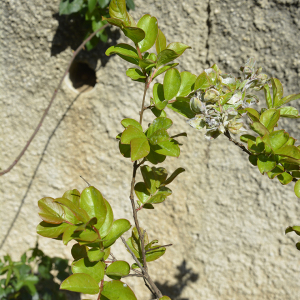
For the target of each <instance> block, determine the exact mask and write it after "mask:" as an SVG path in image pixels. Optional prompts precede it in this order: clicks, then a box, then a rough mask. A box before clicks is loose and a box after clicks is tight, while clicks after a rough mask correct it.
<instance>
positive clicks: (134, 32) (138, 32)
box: [122, 26, 145, 44]
mask: <svg viewBox="0 0 300 300" xmlns="http://www.w3.org/2000/svg"><path fill="white" fill-rule="evenodd" d="M122 31H123V32H124V34H125V36H127V37H128V38H130V39H131V40H132V41H133V42H134V44H137V43H138V42H140V41H142V40H143V39H144V38H145V32H144V30H142V29H140V28H137V27H127V26H124V27H122Z"/></svg>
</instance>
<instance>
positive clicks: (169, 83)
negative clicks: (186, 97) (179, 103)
mask: <svg viewBox="0 0 300 300" xmlns="http://www.w3.org/2000/svg"><path fill="white" fill-rule="evenodd" d="M180 84H181V77H180V73H179V71H178V70H177V69H175V68H172V69H169V70H168V71H167V72H166V75H165V77H164V85H163V86H164V96H165V99H166V100H171V99H172V98H173V97H175V96H176V95H177V93H178V91H179V88H180Z"/></svg>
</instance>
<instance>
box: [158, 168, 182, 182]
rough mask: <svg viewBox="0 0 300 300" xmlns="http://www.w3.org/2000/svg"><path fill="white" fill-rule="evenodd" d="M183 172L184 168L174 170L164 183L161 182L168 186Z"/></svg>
mask: <svg viewBox="0 0 300 300" xmlns="http://www.w3.org/2000/svg"><path fill="white" fill-rule="evenodd" d="M184 171H185V169H184V168H178V169H176V170H175V171H174V172H173V173H172V175H171V176H170V177H169V178H168V179H167V180H166V181H165V182H163V185H167V184H170V183H171V182H172V181H173V180H174V179H175V178H176V177H177V176H178V175H179V174H180V173H183V172H184Z"/></svg>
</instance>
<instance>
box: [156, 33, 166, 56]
mask: <svg viewBox="0 0 300 300" xmlns="http://www.w3.org/2000/svg"><path fill="white" fill-rule="evenodd" d="M166 45H167V41H166V37H165V35H164V34H163V33H162V31H161V30H160V29H159V28H158V33H157V37H156V42H155V48H156V52H157V54H159V53H160V52H161V51H163V50H165V49H166Z"/></svg>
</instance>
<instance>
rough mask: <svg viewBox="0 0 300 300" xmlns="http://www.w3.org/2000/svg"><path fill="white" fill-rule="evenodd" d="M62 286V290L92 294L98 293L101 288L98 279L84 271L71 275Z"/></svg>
mask: <svg viewBox="0 0 300 300" xmlns="http://www.w3.org/2000/svg"><path fill="white" fill-rule="evenodd" d="M60 288H61V289H62V290H68V291H72V292H78V293H84V294H92V295H94V294H98V293H99V290H100V288H99V286H98V283H97V282H96V280H95V279H94V278H93V277H91V276H90V275H87V274H83V273H78V274H73V275H71V276H69V277H68V278H67V279H66V280H64V281H63V282H62V284H61V286H60Z"/></svg>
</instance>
